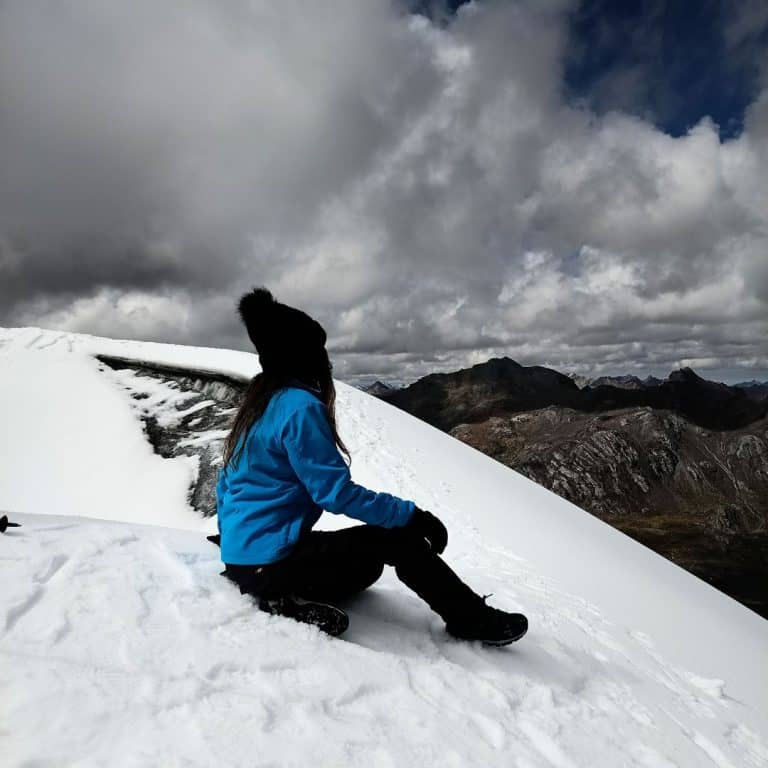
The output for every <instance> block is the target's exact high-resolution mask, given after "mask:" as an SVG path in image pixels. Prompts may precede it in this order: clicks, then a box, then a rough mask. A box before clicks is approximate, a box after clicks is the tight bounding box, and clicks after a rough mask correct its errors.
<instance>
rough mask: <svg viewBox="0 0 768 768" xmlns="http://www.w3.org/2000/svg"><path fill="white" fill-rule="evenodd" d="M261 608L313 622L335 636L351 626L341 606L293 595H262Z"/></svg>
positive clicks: (291, 617) (265, 610) (304, 621)
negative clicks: (268, 596) (270, 596)
mask: <svg viewBox="0 0 768 768" xmlns="http://www.w3.org/2000/svg"><path fill="white" fill-rule="evenodd" d="M259 608H260V609H261V610H262V611H264V612H265V613H270V614H273V615H278V616H286V617H288V618H290V619H295V620H296V621H301V622H303V623H304V624H313V625H314V626H316V627H318V628H319V629H321V630H322V631H323V632H326V633H327V634H329V635H331V636H333V637H338V636H339V635H340V634H342V633H343V632H344V631H345V630H346V629H347V627H348V626H349V616H347V614H346V613H345V612H344V611H342V610H341V608H337V607H336V606H335V605H328V604H327V603H318V602H316V601H312V600H303V599H302V598H300V597H295V596H293V595H286V596H283V597H275V598H266V597H262V598H260V599H259Z"/></svg>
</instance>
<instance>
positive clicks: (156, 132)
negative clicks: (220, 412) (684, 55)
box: [0, 0, 768, 380]
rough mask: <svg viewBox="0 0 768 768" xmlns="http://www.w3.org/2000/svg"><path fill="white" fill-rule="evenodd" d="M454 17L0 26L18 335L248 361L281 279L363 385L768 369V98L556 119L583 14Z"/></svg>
mask: <svg viewBox="0 0 768 768" xmlns="http://www.w3.org/2000/svg"><path fill="white" fill-rule="evenodd" d="M457 5H458V4H456V3H451V4H434V8H436V9H437V8H438V6H440V8H442V9H443V11H444V12H443V13H441V14H436V12H435V13H433V14H432V18H433V19H436V20H438V19H437V16H438V15H439V16H440V18H439V20H438V21H439V23H433V21H430V19H429V18H427V17H426V16H424V15H417V16H412V15H409V14H408V13H407V12H406V10H407V9H408V8H409V7H410V8H412V4H410V5H409V4H407V3H405V2H403V3H395V2H391V3H390V2H385V1H384V0H368V1H367V2H360V0H331V1H329V2H327V3H323V4H322V5H321V4H313V5H311V6H309V10H308V6H307V4H306V3H300V2H298V0H283V1H282V2H280V3H271V2H260V1H258V0H236V1H233V2H230V3H215V2H213V0H187V1H185V2H166V3H161V4H158V3H154V2H149V0H142V1H140V2H135V3H131V4H121V3H116V2H115V3H99V4H92V3H85V2H72V3H68V4H52V5H50V4H48V5H45V6H43V5H42V4H38V3H36V2H21V1H20V0H17V1H16V2H5V3H3V4H0V110H1V111H0V157H2V158H3V165H2V168H1V169H0V323H3V324H39V325H44V326H48V327H59V328H67V329H72V330H82V331H87V332H91V333H97V334H103V335H110V336H121V337H133V338H144V339H157V340H166V341H173V342H185V343H193V344H202V345H208V344H210V345H221V346H233V347H247V339H246V338H245V337H244V334H243V333H242V330H241V329H240V328H239V327H238V322H237V318H236V315H235V311H234V304H235V300H236V298H237V296H238V295H239V293H240V292H242V291H244V290H246V289H248V288H250V287H251V286H253V285H256V284H266V285H267V286H269V287H270V288H271V289H272V290H273V291H274V293H275V295H276V296H277V297H278V298H279V299H281V300H283V301H286V302H287V303H290V304H294V305H298V306H301V307H303V308H304V309H306V310H307V311H309V312H310V313H312V314H313V315H315V316H316V317H317V318H318V319H319V320H320V321H321V322H322V323H323V324H324V325H325V326H326V328H327V329H328V335H329V349H330V350H331V352H332V356H333V357H334V366H335V367H334V371H335V373H336V375H337V377H339V378H346V379H350V380H351V379H354V378H355V377H357V376H363V375H370V374H376V375H380V377H383V378H392V379H396V380H397V379H399V380H404V379H405V380H407V379H409V378H414V377H416V376H420V375H423V374H425V373H428V372H430V371H432V370H451V369H455V368H457V367H460V366H463V365H468V364H472V363H476V362H481V361H483V360H485V359H487V358H488V357H491V356H500V355H504V354H508V355H510V356H512V357H515V358H517V359H519V360H520V361H521V362H525V363H541V364H551V365H558V366H560V367H570V368H573V369H575V370H581V371H585V370H587V369H589V370H594V371H595V372H603V371H604V370H609V369H610V370H611V371H613V370H622V369H626V370H630V369H633V370H634V369H637V370H640V369H639V368H637V366H642V365H646V366H649V367H653V371H652V372H654V373H660V372H662V370H660V369H663V370H664V371H668V370H669V368H671V367H672V366H673V365H676V364H682V362H683V361H686V360H687V361H697V362H698V363H699V364H701V365H704V366H705V367H709V368H710V369H712V370H725V369H726V368H728V369H738V368H740V367H742V368H744V369H745V375H744V376H743V377H742V378H751V375H746V374H747V371H746V369H747V368H750V367H751V368H752V370H753V371H759V370H761V367H766V362H765V355H766V350H765V347H764V342H763V341H762V339H764V338H765V336H766V333H768V327H767V325H766V314H768V313H767V311H766V308H767V306H768V268H766V253H767V252H768V248H767V246H768V234H766V233H767V232H768V214H767V213H766V211H768V182H766V179H768V150H767V149H766V147H767V146H768V92H756V94H755V96H754V99H753V103H752V104H751V106H750V108H749V110H748V111H747V113H746V116H745V119H744V131H743V133H742V134H741V135H740V136H739V137H738V138H734V139H731V140H729V141H723V140H721V138H720V136H719V134H718V130H717V128H716V126H714V125H713V124H712V123H711V122H710V121H708V120H707V119H704V120H702V121H701V122H699V123H698V124H697V125H695V126H694V128H693V129H692V130H691V131H690V132H688V133H684V135H681V136H679V137H677V138H674V137H672V136H670V135H667V134H665V133H663V132H662V131H660V130H659V129H658V128H657V127H656V126H655V125H654V124H653V123H652V122H648V121H645V120H643V119H641V118H640V117H637V116H634V117H633V116H629V115H626V114H623V113H621V112H617V111H610V110H609V111H606V112H605V113H604V114H602V113H601V114H598V113H595V112H593V111H592V110H591V109H587V108H585V107H583V106H581V107H579V106H576V105H574V104H573V103H572V102H571V101H570V100H569V99H568V98H567V97H566V96H567V94H565V89H564V84H563V73H564V67H565V65H566V58H567V57H566V52H567V51H568V49H569V41H571V37H570V32H571V26H570V24H571V20H572V18H573V12H574V9H576V8H577V4H575V3H574V2H567V1H566V0H563V1H562V2H559V1H558V0H547V2H543V1H542V0H537V1H536V2H534V0H530V2H514V3H512V2H505V1H504V0H487V2H478V3H469V4H462V5H461V7H460V8H458V9H457V8H456V6H457ZM449 6H450V7H449ZM755 8H756V7H755ZM438 10H439V9H438ZM752 12H753V13H754V14H758V15H759V13H758V12H759V9H757V10H755V9H753V11H752ZM745 13H746V12H745ZM742 18H743V17H742V16H737V15H736V14H735V13H734V14H732V16H730V17H729V19H731V21H732V27H728V29H732V30H733V31H731V32H729V33H728V34H729V35H730V36H731V37H730V38H729V39H732V41H733V42H732V43H730V45H731V46H732V48H733V49H734V50H736V49H738V50H739V51H745V50H747V47H748V46H747V44H746V43H745V42H744V40H746V39H748V40H749V45H751V46H753V48H754V46H757V45H758V43H757V42H755V41H754V40H753V37H754V36H752V37H750V34H751V33H749V30H750V29H751V27H750V26H749V23H748V22H745V21H740V20H739V19H742ZM750 18H751V19H754V18H756V16H750ZM745 25H746V26H745ZM744 29H747V30H748V32H747V33H745V32H743V30H744ZM745 35H746V37H745ZM759 39H761V38H758V41H759ZM755 50H756V48H755ZM630 84H631V83H630ZM637 86H638V88H641V86H643V82H642V80H641V81H639V82H638V84H637ZM638 93H640V91H638ZM760 93H763V95H762V96H761V95H760ZM6 160H7V162H6ZM757 375H758V377H759V375H760V374H757ZM766 376H767V377H768V371H767V372H766Z"/></svg>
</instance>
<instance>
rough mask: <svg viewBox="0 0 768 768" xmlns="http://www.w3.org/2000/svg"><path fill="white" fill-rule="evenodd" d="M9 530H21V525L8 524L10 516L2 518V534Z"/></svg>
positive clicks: (0, 529)
mask: <svg viewBox="0 0 768 768" xmlns="http://www.w3.org/2000/svg"><path fill="white" fill-rule="evenodd" d="M8 528H21V523H11V522H8V515H3V516H2V517H0V533H5V532H6V530H7V529H8Z"/></svg>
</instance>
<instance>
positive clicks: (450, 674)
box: [0, 329, 768, 768]
mask: <svg viewBox="0 0 768 768" xmlns="http://www.w3.org/2000/svg"><path fill="white" fill-rule="evenodd" d="M97 352H99V353H106V354H113V355H122V356H125V357H131V358H135V359H142V360H148V361H152V362H159V363H163V362H164V363H170V364H174V365H184V366H189V367H191V368H196V369H207V370H210V371H220V372H223V373H227V374H229V375H241V376H246V377H248V376H252V375H253V374H254V373H256V372H257V371H258V358H257V357H256V356H255V355H249V354H247V353H241V352H231V351H226V350H213V349H207V348H191V347H179V346H171V345H162V344H147V343H139V342H128V341H114V340H109V339H100V338H96V337H89V336H82V335H76V334H67V333H56V332H52V331H43V330H40V329H0V424H2V430H0V509H5V510H8V511H10V513H11V518H12V519H18V520H19V521H20V522H22V523H23V524H24V525H23V527H22V528H18V529H9V532H8V533H6V534H5V535H4V536H1V537H0V563H2V565H1V566H0V568H1V569H2V571H1V572H2V577H3V578H2V581H1V582H0V584H2V587H0V745H1V746H0V765H2V766H6V765H8V766H17V765H18V766H21V765H36V766H43V765H80V766H90V765H110V766H112V765H131V766H133V765H148V766H149V765H194V766H197V765H200V766H207V765H243V766H255V765H260V766H267V765H306V764H307V763H310V762H311V763H313V764H316V765H328V766H339V765H352V766H357V765H360V766H366V768H370V766H389V765H392V766H395V765H396V766H402V765H440V766H446V765H447V766H452V765H455V766H465V765H478V766H480V765H482V766H496V765H498V766H519V767H520V768H528V767H530V766H557V767H558V768H559V767H560V766H610V767H611V768H613V767H615V766H648V767H649V768H650V767H656V766H695V767H696V768H698V767H699V766H718V767H719V768H724V767H726V766H731V767H732V768H740V767H741V766H766V765H768V746H767V744H768V722H767V721H766V713H767V712H768V622H766V621H765V620H764V619H762V618H760V617H759V616H757V614H754V613H752V612H751V611H749V610H748V609H746V608H744V607H743V606H741V605H739V604H738V603H736V602H735V601H733V600H731V599H730V598H728V597H726V596H724V595H722V594H721V593H719V592H717V591H716V590H714V589H712V588H711V587H709V586H708V585H707V584H705V583H704V582H701V581H699V580H698V579H696V578H695V577H693V576H691V575H690V574H688V573H686V572H685V571H683V570H682V569H680V568H678V567H677V566H675V565H673V564H671V563H669V562H667V561H665V560H663V559H662V558H660V557H658V556H657V555H655V554H654V553H652V552H651V551H650V550H648V549H646V548H644V547H642V546H641V545H639V544H637V543H635V542H633V541H632V540H631V539H629V538H627V537H625V536H624V535H623V534H620V533H618V532H617V531H615V530H613V529H612V528H610V527H609V526H607V525H605V524H603V523H602V522H600V521H599V520H597V519H595V518H593V517H591V516H590V515H588V514H587V513H586V512H584V511H582V510H580V509H578V508H577V507H574V506H573V505H572V504H569V503H568V502H566V501H564V500H562V499H560V498H558V497H557V496H555V495H554V494H552V493H550V492H549V491H547V490H545V489H543V488H541V487H539V486H537V485H535V484H534V483H531V482H530V481H528V480H527V479H525V478H523V477H522V476H520V475H518V474H516V473H515V472H513V471H512V470H510V469H508V468H507V467H504V466H503V465H501V464H498V463H497V462H495V461H493V460H491V459H489V458H487V457H485V456H483V455H482V454H480V453H479V452H477V451H475V450H474V449H472V448H470V447H468V446H466V445H464V444H462V443H460V442H459V441H457V440H455V439H453V438H451V437H449V436H447V435H445V434H443V433H441V432H440V431H438V430H436V429H434V428H432V427H430V426H429V425H426V424H424V423H422V422H419V421H418V420H416V419H414V418H412V417H411V416H409V415H408V414H405V413H403V412H401V411H398V410H397V409H395V408H394V407H392V406H389V405H388V404H386V403H383V402H381V401H379V400H376V399H375V398H373V397H370V396H368V395H366V394H364V393H362V392H359V391H358V390H356V389H354V388H352V387H349V386H347V385H344V384H343V383H341V382H337V391H338V401H337V403H338V405H337V408H338V418H339V427H340V431H341V433H342V436H343V438H344V440H345V442H347V445H348V446H349V447H350V449H351V450H352V453H353V463H352V472H353V477H354V478H355V480H356V481H357V482H359V483H362V484H364V485H367V486H369V487H371V488H374V489H376V490H388V491H390V492H393V493H396V494H398V495H400V496H402V497H404V498H411V499H413V500H415V501H416V502H417V503H418V504H419V505H420V506H423V507H425V508H427V509H431V510H433V511H434V512H435V513H436V514H438V515H439V516H440V517H441V518H442V519H443V520H444V521H445V522H446V524H447V526H448V529H449V532H450V537H451V538H450V540H449V544H448V549H447V550H446V553H445V557H446V559H447V560H448V562H449V563H451V565H452V566H453V567H454V568H455V569H456V570H457V571H458V572H459V573H460V574H461V575H462V576H463V577H464V578H465V579H466V580H467V581H468V582H469V583H470V584H471V585H472V586H473V587H474V588H475V589H476V590H477V591H478V592H482V593H483V594H486V593H488V592H492V593H493V597H492V598H491V599H490V601H489V602H491V604H494V605H497V606H500V607H504V608H507V609H511V610H514V609H517V610H522V611H524V612H525V613H526V614H527V615H528V617H529V619H530V622H531V629H530V631H529V633H528V635H527V636H526V637H525V638H524V639H523V640H522V641H521V642H520V643H518V644H516V645H514V646H510V647H508V648H506V649H501V650H499V649H485V648H482V647H480V646H477V645H474V644H467V643H462V642H458V641H455V640H452V639H450V638H449V637H447V636H446V635H445V634H444V632H443V627H442V623H441V622H440V620H439V618H438V617H437V616H435V615H434V614H432V613H431V612H430V611H429V609H428V608H427V607H426V606H425V605H424V604H423V603H421V602H420V601H419V600H418V598H416V597H415V596H414V595H412V594H411V593H409V592H408V590H407V589H405V588H404V587H403V586H402V585H400V583H399V582H398V581H397V579H396V578H395V577H394V575H393V573H392V572H391V570H390V569H387V570H386V572H385V575H384V577H383V578H382V579H381V581H380V582H378V583H377V584H376V585H375V586H374V587H373V588H372V589H371V590H369V591H368V592H367V593H365V594H364V595H361V596H360V597H358V598H355V599H354V600H351V601H350V602H349V603H347V604H346V606H345V607H346V609H347V610H348V611H349V613H350V617H351V626H350V629H349V630H348V632H347V633H346V634H345V635H344V636H343V638H341V639H336V640H334V639H331V638H327V637H325V636H322V635H320V634H319V633H318V632H317V631H315V630H313V629H311V628H309V627H306V626H303V625H300V624H296V623H295V622H292V621H290V620H288V619H283V618H280V617H269V616H266V615H264V614H261V613H260V612H258V611H257V610H255V609H254V607H253V606H252V605H251V604H250V601H249V599H248V598H246V597H243V596H241V595H240V594H239V592H238V591H237V590H236V589H234V588H232V587H231V586H230V585H229V584H228V582H226V581H225V580H224V579H222V578H221V577H220V576H219V575H218V573H219V570H220V567H221V565H220V562H219V561H218V550H217V549H216V548H215V547H213V546H212V545H210V544H209V543H208V542H207V541H206V540H205V538H204V535H203V534H204V533H205V532H207V531H210V530H213V529H214V528H215V521H213V520H201V519H200V518H199V517H198V516H197V515H196V513H195V512H194V511H193V510H192V509H191V508H190V507H189V506H188V505H187V503H186V501H185V499H186V492H187V488H188V486H189V483H190V481H191V479H192V478H193V477H194V472H195V467H194V466H193V465H192V464H191V463H190V461H189V460H188V457H180V458H177V459H163V458H160V457H159V456H156V455H154V454H153V453H152V450H151V447H150V446H149V444H148V443H147V441H146V439H145V438H144V436H143V434H142V430H141V425H140V422H139V420H138V419H137V417H136V415H135V412H134V410H133V409H132V407H131V401H130V398H129V397H128V396H127V395H126V394H125V392H124V391H123V390H121V388H120V386H119V382H118V381H116V379H115V377H114V376H113V375H112V374H111V373H109V372H107V371H101V370H100V367H99V366H98V365H97V363H96V362H95V360H94V359H93V357H92V355H93V354H94V353H97ZM352 523H353V521H351V520H349V519H347V518H343V517H337V516H332V515H325V516H324V517H323V519H322V520H321V526H322V527H326V528H333V527H341V526H344V525H348V524H352Z"/></svg>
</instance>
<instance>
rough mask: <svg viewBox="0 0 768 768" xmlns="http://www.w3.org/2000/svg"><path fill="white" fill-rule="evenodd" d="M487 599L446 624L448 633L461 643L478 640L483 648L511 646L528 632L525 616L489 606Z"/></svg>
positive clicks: (479, 600)
mask: <svg viewBox="0 0 768 768" xmlns="http://www.w3.org/2000/svg"><path fill="white" fill-rule="evenodd" d="M485 600H486V598H485V597H483V598H481V599H480V598H479V599H478V602H477V603H475V604H473V605H472V606H471V607H468V608H467V609H465V610H464V611H462V612H461V613H458V614H457V615H456V616H454V617H452V618H451V619H450V621H447V622H446V625H445V630H446V632H448V634H449V635H453V637H456V638H458V639H460V640H479V641H480V642H482V644H483V645H497V646H498V645H509V644H510V643H514V642H515V641H516V640H519V639H520V638H521V637H522V636H523V635H524V634H525V633H526V632H527V631H528V619H526V618H525V616H523V614H522V613H507V612H506V611H501V610H499V609H498V608H492V607H491V606H490V605H486V603H485Z"/></svg>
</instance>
